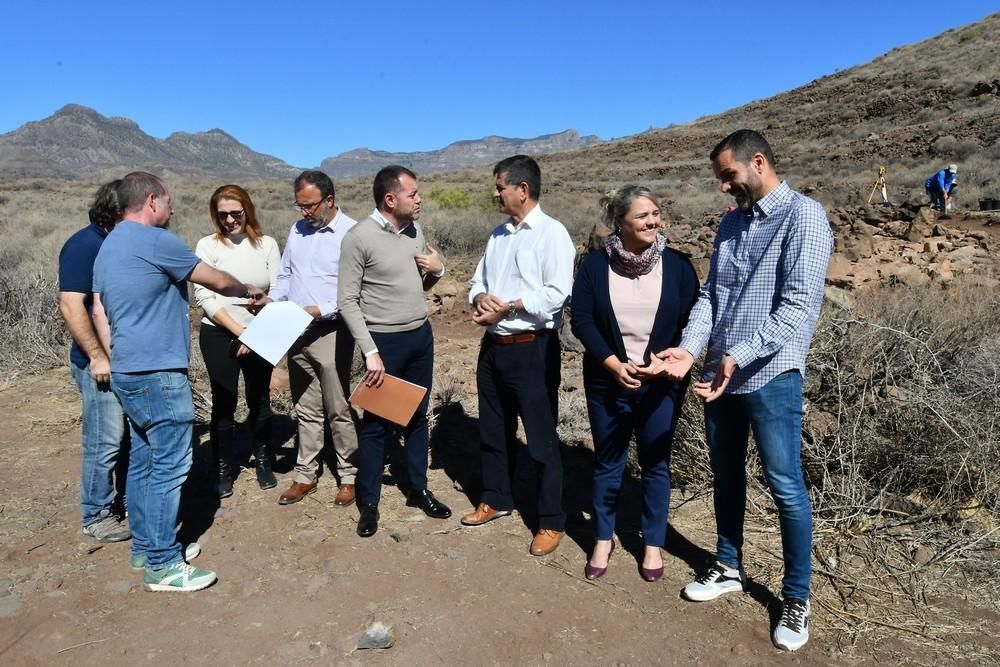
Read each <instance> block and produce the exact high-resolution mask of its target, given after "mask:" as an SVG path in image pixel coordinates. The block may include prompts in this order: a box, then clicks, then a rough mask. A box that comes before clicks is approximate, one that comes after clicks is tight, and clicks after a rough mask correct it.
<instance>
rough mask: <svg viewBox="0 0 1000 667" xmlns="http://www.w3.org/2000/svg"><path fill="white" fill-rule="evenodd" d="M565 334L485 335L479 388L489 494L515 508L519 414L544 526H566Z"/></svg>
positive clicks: (487, 498)
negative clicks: (562, 443)
mask: <svg viewBox="0 0 1000 667" xmlns="http://www.w3.org/2000/svg"><path fill="white" fill-rule="evenodd" d="M560 363H561V362H560V345H559V335H558V333H557V332H555V331H551V332H543V333H540V334H538V335H536V336H535V338H534V339H533V340H531V341H529V342H525V343H511V344H501V343H498V342H496V341H495V340H494V339H493V337H492V336H491V335H490V334H486V336H484V337H483V342H482V347H481V348H480V350H479V365H478V367H477V369H476V384H477V385H478V391H479V438H480V442H481V450H480V451H481V456H482V475H483V494H482V498H481V499H480V500H481V502H484V503H487V504H489V505H490V506H492V507H494V508H496V509H502V510H510V509H513V508H514V498H513V493H512V491H511V486H512V484H511V475H512V474H513V472H514V471H515V470H516V465H515V462H516V452H517V447H518V445H517V439H516V431H517V417H518V416H520V417H521V422H522V423H523V424H524V432H525V436H526V438H527V441H528V442H527V445H528V446H527V450H528V454H529V455H530V456H531V459H532V461H533V462H534V465H535V473H536V476H537V481H538V504H537V513H538V528H540V529H542V528H544V529H548V530H559V531H561V530H563V529H564V528H565V525H566V513H565V512H564V511H563V508H562V478H563V473H562V456H561V454H560V452H559V436H558V435H557V433H556V423H557V422H558V418H559V406H558V390H559V381H560Z"/></svg>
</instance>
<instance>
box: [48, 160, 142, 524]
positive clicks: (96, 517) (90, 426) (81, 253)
mask: <svg viewBox="0 0 1000 667" xmlns="http://www.w3.org/2000/svg"><path fill="white" fill-rule="evenodd" d="M119 183H121V180H115V181H111V182H110V183H105V184H104V185H102V186H101V187H100V188H99V189H98V190H97V196H96V197H95V198H94V204H93V206H91V208H90V224H89V225H87V226H86V227H84V228H83V229H81V230H80V231H78V232H76V233H75V234H73V236H71V237H69V239H68V240H67V241H66V243H65V244H64V245H63V247H62V250H61V251H60V252H59V312H60V313H62V316H63V320H65V322H66V328H67V329H68V330H69V333H70V335H71V336H72V337H73V346H72V347H71V348H70V353H69V358H70V370H71V371H72V372H73V378H74V379H75V380H76V386H77V387H78V388H79V389H80V396H81V398H82V399H83V413H82V419H83V465H82V466H81V468H80V508H81V509H82V511H83V533H84V535H87V536H89V537H92V538H94V539H95V540H97V541H98V542H121V541H123V540H127V539H129V537H130V536H131V533H130V532H129V529H128V524H126V522H125V521H122V520H120V518H119V517H118V516H116V514H117V513H118V511H120V512H121V513H122V514H124V509H121V510H118V511H116V509H115V507H114V505H115V490H116V488H117V490H118V495H119V497H123V496H124V491H125V471H126V470H127V469H128V460H127V456H128V442H129V436H128V427H127V424H126V422H125V413H124V412H122V406H121V403H119V402H118V398H117V397H116V396H115V395H114V392H112V391H111V384H110V382H111V370H110V369H111V351H110V350H108V349H107V348H106V347H105V346H104V344H103V343H102V342H101V340H100V337H99V336H98V332H97V330H96V329H95V328H94V322H93V319H92V314H91V311H92V310H93V302H94V293H93V289H94V260H95V259H97V253H98V252H99V251H100V249H101V244H102V243H104V239H106V238H107V236H108V234H109V233H110V232H111V230H112V229H114V227H115V225H116V224H117V223H118V221H119V220H121V218H122V210H121V206H120V205H119V203H118V184H119ZM116 471H117V474H116Z"/></svg>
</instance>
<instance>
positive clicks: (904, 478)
mask: <svg viewBox="0 0 1000 667" xmlns="http://www.w3.org/2000/svg"><path fill="white" fill-rule="evenodd" d="M998 305H1000V297H998V296H997V295H996V294H994V293H993V292H992V291H990V290H988V289H985V288H975V287H965V288H962V289H959V290H953V291H951V292H945V291H940V290H927V289H912V290H907V289H894V290H882V291H878V292H872V293H870V294H868V295H865V296H863V297H862V298H861V299H859V301H858V303H857V306H856V307H855V309H854V310H853V311H849V312H838V313H827V315H826V316H825V317H824V318H823V320H822V323H821V325H820V327H819V329H818V331H817V335H816V339H815V342H814V345H813V350H812V354H811V356H810V367H811V369H810V370H811V373H812V374H813V377H811V378H810V391H809V392H808V398H809V400H810V401H811V404H812V406H813V408H814V409H816V410H818V411H820V412H822V413H825V414H826V415H828V416H829V417H831V418H832V420H830V419H827V420H819V419H817V420H813V421H814V423H815V424H819V425H820V426H819V427H818V429H819V431H820V432H818V433H816V434H815V435H814V437H812V438H811V439H812V440H813V442H812V444H811V446H807V448H806V450H805V455H806V457H807V458H808V459H810V460H813V461H817V460H818V461H819V462H821V463H822V464H823V465H822V477H816V474H817V473H818V471H819V467H817V466H815V464H814V465H813V466H812V467H811V468H810V470H811V471H812V473H813V475H814V478H813V479H812V481H813V482H814V483H815V485H816V486H817V491H816V495H817V500H818V502H817V511H818V512H819V513H820V516H823V517H831V518H832V516H833V515H834V514H836V512H837V511H840V509H841V508H843V507H852V508H857V509H862V508H864V509H866V510H871V511H875V510H878V509H880V508H882V507H884V506H885V505H886V504H887V499H886V496H887V495H892V496H898V497H906V496H909V497H911V498H919V499H920V500H919V501H914V502H917V504H919V505H922V506H926V507H934V508H937V509H940V508H942V507H944V508H951V507H959V506H976V507H979V506H981V507H983V508H984V509H986V510H988V512H989V513H991V514H992V515H993V516H994V517H997V516H998V512H1000V472H998V470H997V467H996V465H995V462H996V461H997V459H998V457H1000V425H998V424H1000V421H998V419H1000V385H998V384H997V379H998V377H1000V360H998V354H997V353H998V352H1000V320H998V319H997V317H996V312H997V307H998ZM824 422H825V423H824ZM822 431H826V432H822Z"/></svg>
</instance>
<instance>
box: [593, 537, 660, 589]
mask: <svg viewBox="0 0 1000 667" xmlns="http://www.w3.org/2000/svg"><path fill="white" fill-rule="evenodd" d="M614 552H615V541H614V540H611V549H609V550H608V565H610V564H611V554H613V553H614ZM661 569H662V568H661ZM607 571H608V567H607V565H605V566H604V567H594V566H593V565H591V564H590V561H589V560H588V561H587V564H586V565H584V567H583V576H584V577H586V578H587V580H588V581H593V580H594V579H600V578H601V577H603V576H604V573H605V572H607Z"/></svg>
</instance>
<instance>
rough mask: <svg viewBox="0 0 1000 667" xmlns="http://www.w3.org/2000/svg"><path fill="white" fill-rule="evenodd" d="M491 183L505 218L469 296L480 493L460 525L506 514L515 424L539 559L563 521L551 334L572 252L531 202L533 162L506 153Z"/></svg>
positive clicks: (535, 178) (558, 319)
mask: <svg viewBox="0 0 1000 667" xmlns="http://www.w3.org/2000/svg"><path fill="white" fill-rule="evenodd" d="M493 175H494V176H496V191H495V192H494V194H493V198H494V199H495V200H496V201H497V204H498V206H499V208H500V211H501V212H502V213H506V214H507V215H509V216H510V218H509V219H508V220H507V221H506V222H505V223H504V224H502V225H500V226H499V227H497V228H496V229H495V230H493V233H492V234H491V235H490V238H489V240H488V241H487V242H486V250H485V251H484V252H483V256H482V259H480V260H479V264H478V266H477V267H476V272H475V275H474V276H473V278H472V289H471V290H470V291H469V304H470V305H471V306H472V308H473V311H474V312H473V316H472V319H473V321H475V322H476V323H477V324H479V325H481V326H483V327H485V328H486V333H485V335H484V336H483V342H482V347H481V349H480V352H479V364H478V367H477V369H476V383H477V385H478V391H479V437H480V441H481V455H482V478H483V493H482V497H481V498H480V502H479V505H478V506H477V507H476V509H475V511H473V512H472V513H470V514H467V515H466V516H464V517H463V518H462V523H463V524H465V525H467V526H479V525H482V524H484V523H487V522H489V521H492V520H493V519H496V518H498V517H501V516H506V515H508V514H510V513H511V510H513V509H514V499H513V495H512V492H511V474H512V472H513V470H512V468H514V459H515V457H514V454H515V452H516V448H517V438H516V430H517V417H518V416H520V417H521V421H522V423H523V424H524V431H525V436H526V439H527V445H528V447H527V451H528V454H529V455H530V456H531V459H532V461H533V463H534V465H535V471H536V476H537V480H538V503H537V531H536V532H535V536H534V539H533V540H532V542H531V547H530V552H531V554H532V555H535V556H544V555H545V554H548V553H551V552H552V551H554V550H555V549H556V547H558V546H559V540H560V539H561V538H562V533H563V530H564V528H565V523H566V513H565V512H564V511H563V508H562V458H561V456H560V453H559V436H558V435H557V434H556V422H557V421H558V416H559V409H558V404H557V395H558V394H557V392H558V388H559V380H560V360H559V354H560V346H559V327H560V326H561V325H562V311H563V306H564V305H565V304H566V300H567V299H568V298H569V295H570V291H571V288H572V283H573V260H574V258H575V257H576V248H575V247H574V245H573V242H572V241H571V240H570V237H569V233H567V231H566V228H565V227H563V225H562V223H560V222H559V221H558V220H555V219H553V218H550V217H549V216H547V215H546V214H545V213H544V212H543V211H542V208H541V206H539V204H538V199H539V196H540V194H541V186H542V176H541V170H540V169H539V167H538V163H536V162H535V161H534V160H533V159H532V158H530V157H529V156H527V155H515V156H513V157H509V158H506V159H505V160H501V161H500V162H499V163H497V165H496V167H495V168H494V169H493Z"/></svg>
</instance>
